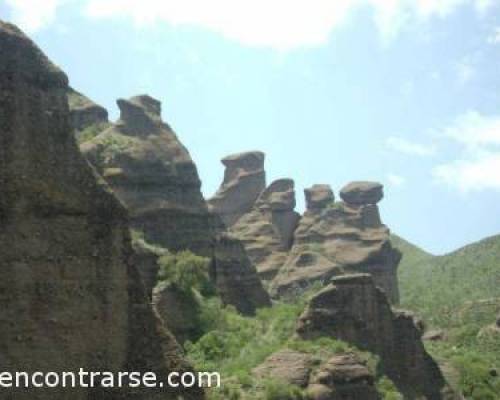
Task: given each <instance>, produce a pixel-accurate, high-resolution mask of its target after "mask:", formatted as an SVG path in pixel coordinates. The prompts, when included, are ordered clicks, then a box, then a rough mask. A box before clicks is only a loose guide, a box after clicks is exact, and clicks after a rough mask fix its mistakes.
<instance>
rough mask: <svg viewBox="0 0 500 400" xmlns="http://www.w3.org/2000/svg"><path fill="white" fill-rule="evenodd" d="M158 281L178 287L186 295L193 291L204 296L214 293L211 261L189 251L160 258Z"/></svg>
mask: <svg viewBox="0 0 500 400" xmlns="http://www.w3.org/2000/svg"><path fill="white" fill-rule="evenodd" d="M158 264H159V267H160V270H159V272H158V279H159V280H160V281H168V282H169V283H171V284H174V285H176V286H177V287H178V288H179V289H180V290H182V291H183V292H185V293H190V292H191V291H192V290H193V289H194V290H196V291H198V292H200V293H201V294H203V295H207V294H211V292H212V291H213V289H212V285H211V284H210V278H209V276H208V268H209V259H208V258H205V257H200V256H197V255H196V254H193V253H192V252H190V251H189V250H185V251H181V252H179V253H175V254H174V253H168V254H166V255H163V256H161V257H160V258H159V260H158Z"/></svg>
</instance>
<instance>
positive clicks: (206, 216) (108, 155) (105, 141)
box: [80, 95, 270, 314]
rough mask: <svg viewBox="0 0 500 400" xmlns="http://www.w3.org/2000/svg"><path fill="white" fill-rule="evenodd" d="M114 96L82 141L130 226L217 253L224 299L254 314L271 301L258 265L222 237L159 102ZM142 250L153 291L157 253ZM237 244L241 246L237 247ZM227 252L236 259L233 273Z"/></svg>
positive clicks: (156, 241)
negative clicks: (107, 114) (103, 120)
mask: <svg viewBox="0 0 500 400" xmlns="http://www.w3.org/2000/svg"><path fill="white" fill-rule="evenodd" d="M117 104H118V107H119V108H120V119H119V120H118V121H117V123H116V124H114V125H112V126H111V127H110V128H109V129H107V130H105V131H104V132H102V133H100V134H99V135H98V136H96V137H95V138H94V139H92V140H90V141H88V142H86V143H84V144H82V145H81V147H80V148H81V150H82V152H83V154H84V155H85V156H86V157H87V159H88V160H89V161H90V162H91V164H92V165H94V166H95V167H96V169H97V170H98V172H99V173H100V174H102V176H103V177H104V179H105V180H106V181H107V182H108V183H109V185H110V186H111V188H112V189H113V191H114V193H115V194H116V195H117V196H118V197H119V198H120V199H121V200H122V202H123V203H124V204H125V205H126V207H127V208H128V210H129V213H130V215H131V225H132V228H133V229H135V230H137V231H140V232H142V234H143V235H144V239H145V242H147V243H150V244H152V245H155V246H156V245H157V246H160V247H163V248H165V249H168V250H169V251H172V252H177V251H181V250H191V251H192V252H193V253H195V254H198V255H201V256H204V257H208V258H210V259H213V258H214V257H218V259H215V260H213V262H212V268H215V269H216V270H213V271H212V273H211V275H212V276H213V277H214V279H215V280H214V282H215V285H216V287H217V288H218V290H219V295H220V296H221V298H222V300H223V301H224V303H226V304H232V305H234V306H235V307H236V308H237V309H238V310H239V311H240V312H244V313H247V314H253V313H254V312H255V310H256V308H258V307H262V306H267V305H269V304H270V301H269V298H268V296H267V294H266V292H265V291H264V290H263V288H262V284H261V282H260V280H259V279H258V278H257V276H256V271H255V268H254V266H253V265H252V264H251V263H248V262H246V254H244V252H245V250H244V248H243V247H242V246H240V245H238V244H233V245H231V246H228V240H226V239H221V238H220V237H219V236H220V235H221V232H223V231H224V229H225V228H224V226H223V224H222V223H221V222H220V221H219V217H218V216H216V215H214V214H212V213H210V212H209V211H208V208H207V204H206V202H205V200H204V198H203V196H202V194H201V190H200V186H201V182H200V179H199V176H198V172H197V169H196V165H195V164H194V162H193V160H192V159H191V157H190V155H189V153H188V151H187V150H186V148H185V147H184V146H183V145H182V143H181V142H180V141H179V139H178V137H177V135H176V134H175V133H174V132H173V130H172V129H171V128H170V126H169V125H168V124H166V123H164V122H163V121H162V119H161V103H160V102H159V101H158V100H156V99H154V98H152V97H150V96H148V95H141V96H135V97H132V98H131V99H128V100H125V99H119V100H118V101H117ZM233 241H234V239H233ZM138 250H140V252H139V254H138V256H137V257H139V258H141V259H142V260H144V262H145V264H144V268H141V272H142V273H143V277H144V280H145V281H146V282H147V283H148V289H149V290H150V291H152V289H153V287H154V285H155V284H156V276H154V274H155V268H154V265H155V263H154V264H152V260H153V259H154V258H155V255H154V254H152V252H151V251H150V252H147V251H144V249H138ZM225 250H227V251H228V254H224V251H225ZM237 251H239V252H241V253H242V254H239V255H236V252H237ZM227 259H231V260H232V264H231V265H230V266H229V267H230V271H231V273H230V274H229V275H228V274H227V272H226V271H225V270H226V268H227V267H226V261H225V260H227ZM156 271H157V269H156ZM226 286H227V287H226ZM179 301H181V299H179Z"/></svg>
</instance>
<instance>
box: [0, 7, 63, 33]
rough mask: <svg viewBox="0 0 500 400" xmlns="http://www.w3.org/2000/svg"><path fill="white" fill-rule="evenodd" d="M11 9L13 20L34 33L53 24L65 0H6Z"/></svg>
mask: <svg viewBox="0 0 500 400" xmlns="http://www.w3.org/2000/svg"><path fill="white" fill-rule="evenodd" d="M5 2H6V4H7V6H9V8H10V10H11V16H10V18H11V20H12V22H14V23H16V24H18V25H19V26H20V27H21V28H23V29H24V30H25V31H26V32H29V33H33V32H36V31H38V30H40V29H41V28H43V27H45V26H46V25H49V24H51V23H52V22H53V21H54V20H55V17H56V12H57V9H58V7H59V6H61V4H62V3H64V2H65V0H43V1H40V0H5Z"/></svg>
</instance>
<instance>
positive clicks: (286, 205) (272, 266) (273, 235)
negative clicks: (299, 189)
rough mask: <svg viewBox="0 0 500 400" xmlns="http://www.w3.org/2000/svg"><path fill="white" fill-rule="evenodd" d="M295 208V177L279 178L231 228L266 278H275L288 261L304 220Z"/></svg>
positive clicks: (262, 276) (260, 273)
mask: <svg viewBox="0 0 500 400" xmlns="http://www.w3.org/2000/svg"><path fill="white" fill-rule="evenodd" d="M294 208H295V190H294V182H293V180H291V179H279V180H276V181H274V182H273V183H271V185H269V186H268V187H267V188H266V189H265V190H264V191H263V192H262V193H261V195H260V196H259V198H258V199H257V201H256V202H255V205H254V207H253V208H252V210H251V211H249V212H248V213H247V214H244V215H243V216H242V217H240V218H239V219H238V221H237V222H236V223H235V224H234V225H233V226H232V227H231V232H233V233H234V234H235V236H236V237H237V238H238V239H239V240H241V241H242V242H243V244H244V246H245V249H246V251H247V253H248V256H249V257H250V260H251V261H252V263H253V264H254V265H255V266H256V267H257V271H258V272H259V276H260V277H261V279H263V280H266V281H269V280H272V279H273V278H274V277H275V275H276V274H277V272H278V270H279V269H280V268H281V266H282V265H283V264H284V263H285V261H286V258H287V256H288V251H289V250H290V247H291V245H292V241H293V234H294V232H295V229H296V227H297V224H298V222H299V219H300V215H299V214H298V213H297V212H295V211H294Z"/></svg>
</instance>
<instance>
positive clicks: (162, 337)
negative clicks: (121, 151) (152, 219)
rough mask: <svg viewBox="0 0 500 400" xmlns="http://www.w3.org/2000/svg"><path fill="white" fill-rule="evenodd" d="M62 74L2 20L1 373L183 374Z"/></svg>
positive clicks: (174, 392) (84, 390) (126, 394)
mask: <svg viewBox="0 0 500 400" xmlns="http://www.w3.org/2000/svg"><path fill="white" fill-rule="evenodd" d="M67 83H68V81H67V78H66V75H65V74H64V73H63V72H61V71H60V70H59V69H58V68H57V67H55V66H54V65H53V64H52V63H51V62H50V61H49V60H48V59H47V58H46V56H45V55H44V54H43V53H42V52H41V51H40V50H39V49H38V48H37V47H36V46H35V45H34V44H33V43H32V42H31V41H30V40H29V39H28V38H27V37H26V36H25V35H24V34H23V33H22V32H21V31H20V30H19V29H18V28H16V27H15V26H13V25H10V24H5V23H3V22H0V186H1V188H2V189H1V191H0V265H1V266H2V268H1V274H2V279H1V280H0V363H1V365H2V369H3V370H4V371H27V372H34V371H43V372H49V371H50V372H63V371H68V372H71V371H73V372H78V371H79V369H80V368H83V369H84V370H85V371H110V372H114V373H117V372H118V371H140V372H146V371H153V372H155V373H156V374H157V376H158V377H159V379H161V380H163V379H164V378H166V376H167V374H168V373H169V372H171V371H183V370H186V369H189V366H188V364H187V363H186V362H185V360H184V359H183V358H182V355H181V352H180V349H179V346H178V344H177V343H176V341H175V340H174V339H173V337H172V336H171V335H170V334H169V333H168V332H167V331H166V330H165V328H164V326H163V325H162V323H161V322H160V319H159V318H158V317H157V316H156V314H155V313H154V312H153V310H152V308H151V306H150V304H149V302H148V300H147V297H146V294H145V291H144V288H143V286H142V284H141V280H140V278H139V275H138V272H137V269H136V268H135V266H134V265H132V264H131V262H130V257H131V255H132V248H131V244H130V237H129V228H128V220H127V213H126V211H125V209H124V208H123V206H122V205H120V204H119V202H118V201H116V199H115V198H114V196H113V195H112V194H111V193H110V192H109V190H108V189H107V186H106V185H105V184H104V183H103V182H102V180H99V179H98V178H97V177H96V176H95V175H94V173H93V171H92V169H91V168H90V167H89V166H88V164H87V163H86V162H85V160H84V159H83V158H82V157H81V155H80V154H79V152H78V148H77V146H76V144H75V139H74V137H73V135H72V132H71V127H70V123H69V121H70V118H69V111H68V104H67V98H66V92H67V90H68V85H67ZM179 395H182V396H183V397H184V398H187V399H202V398H203V393H202V392H201V391H200V390H199V389H189V390H186V391H183V390H179V389H171V388H168V387H167V386H165V388H163V389H161V390H159V389H148V390H146V389H139V388H137V389H131V388H116V389H105V388H103V387H101V388H88V387H80V388H75V389H72V388H63V387H58V388H50V389H39V388H33V387H30V388H21V389H11V390H9V389H4V390H3V391H2V395H1V396H2V398H15V399H17V400H24V399H34V398H36V399H40V400H45V399H47V400H49V399H50V400H59V399H61V400H63V399H68V398H71V399H74V400H87V399H102V400H115V399H125V398H127V399H132V398H133V399H137V400H142V399H144V400H146V399H148V400H149V399H176V398H178V396H179Z"/></svg>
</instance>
